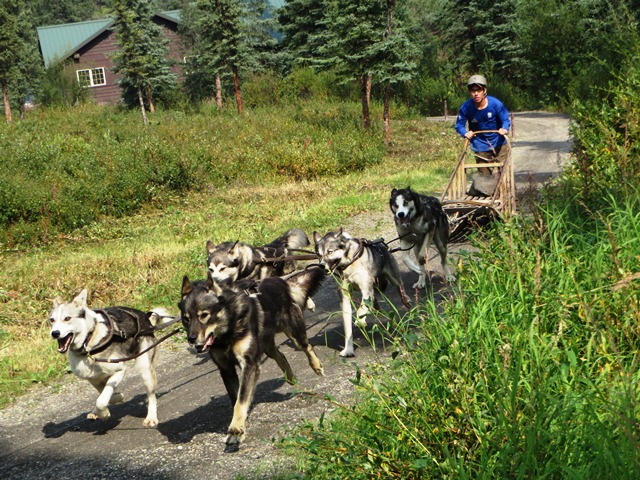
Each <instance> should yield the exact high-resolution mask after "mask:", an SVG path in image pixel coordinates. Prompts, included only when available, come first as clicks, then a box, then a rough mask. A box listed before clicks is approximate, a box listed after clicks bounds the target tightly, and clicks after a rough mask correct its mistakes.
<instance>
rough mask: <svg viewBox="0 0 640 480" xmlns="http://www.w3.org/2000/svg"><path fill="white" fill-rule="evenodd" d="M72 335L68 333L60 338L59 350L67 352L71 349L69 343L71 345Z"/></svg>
mask: <svg viewBox="0 0 640 480" xmlns="http://www.w3.org/2000/svg"><path fill="white" fill-rule="evenodd" d="M71 338H72V335H67V336H66V337H64V338H60V339H58V352H60V353H65V352H66V351H67V350H69V345H71Z"/></svg>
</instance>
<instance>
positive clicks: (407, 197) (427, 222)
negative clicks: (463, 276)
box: [389, 187, 456, 288]
mask: <svg viewBox="0 0 640 480" xmlns="http://www.w3.org/2000/svg"><path fill="white" fill-rule="evenodd" d="M389 207H390V208H391V212H392V213H393V221H394V222H395V225H396V230H397V232H398V236H399V237H400V249H401V253H400V255H401V258H402V260H403V261H404V263H405V265H406V266H407V267H408V268H409V269H410V270H411V271H413V272H415V273H417V274H418V281H417V282H416V283H415V284H414V285H413V288H425V286H426V283H425V280H426V277H427V273H428V272H427V264H428V261H429V260H428V259H429V257H428V254H429V246H430V245H431V244H432V243H433V244H434V245H435V246H436V249H437V250H438V253H439V254H440V261H441V263H442V270H443V271H444V276H445V279H446V280H447V281H448V282H454V281H455V280H456V277H455V275H454V274H453V272H452V270H451V267H450V266H449V264H448V263H447V242H448V241H449V219H448V217H447V214H446V213H445V212H444V210H443V209H442V205H441V204H440V200H438V199H437V198H435V197H430V196H428V195H423V194H421V193H418V192H415V191H413V190H411V187H407V188H403V189H400V190H398V189H395V188H394V189H393V190H392V191H391V196H390V198H389ZM408 250H413V254H414V256H415V258H416V261H417V263H416V261H414V260H413V259H412V258H411V256H410V255H409V251H408Z"/></svg>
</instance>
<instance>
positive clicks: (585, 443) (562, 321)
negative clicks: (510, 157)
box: [283, 191, 640, 479]
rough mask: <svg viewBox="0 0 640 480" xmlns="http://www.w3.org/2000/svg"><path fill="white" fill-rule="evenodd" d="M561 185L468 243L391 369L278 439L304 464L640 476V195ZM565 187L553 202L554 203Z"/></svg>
mask: <svg viewBox="0 0 640 480" xmlns="http://www.w3.org/2000/svg"><path fill="white" fill-rule="evenodd" d="M637 193H640V192H638V191H636V195H635V196H634V197H627V198H626V199H625V200H624V201H619V200H616V199H615V198H613V197H609V198H608V201H607V206H606V208H604V209H602V210H600V211H599V212H590V211H588V209H586V208H585V207H584V205H583V204H580V203H579V202H575V201H573V202H572V201H569V202H567V201H566V199H567V197H566V196H562V197H559V198H558V199H555V200H554V199H550V200H549V201H548V203H545V204H543V205H544V206H542V207H541V208H540V209H539V210H538V211H537V212H536V215H535V216H534V217H533V219H532V220H531V221H530V223H528V224H526V225H523V224H518V223H509V224H506V225H501V226H498V227H497V228H496V230H495V232H493V233H492V234H490V235H489V236H488V237H486V238H483V239H482V241H478V242H477V243H476V245H475V246H476V247H477V249H479V251H477V252H474V253H473V254H469V255H468V258H466V261H463V262H462V265H463V268H462V270H461V271H460V272H459V277H460V278H459V280H460V282H459V289H458V290H456V292H455V295H454V296H453V297H452V299H451V300H450V301H448V302H446V303H445V304H444V306H443V309H444V310H443V311H439V310H438V309H437V307H436V306H435V304H434V303H433V302H427V303H426V304H424V305H422V307H421V308H420V309H416V310H415V311H414V312H413V313H412V315H410V316H408V317H407V318H405V319H404V321H403V322H401V323H396V324H395V325H393V326H392V327H391V328H392V329H393V331H392V330H391V328H390V329H389V334H390V336H391V334H392V333H393V335H392V336H393V337H395V339H396V341H397V343H396V348H395V350H394V351H393V354H392V359H391V360H390V365H389V366H388V367H385V368H383V367H381V366H376V365H373V366H367V367H366V368H365V367H362V368H361V369H359V370H358V371H357V372H356V374H355V377H354V383H355V384H356V385H357V387H358V390H359V392H360V394H359V396H360V399H359V400H358V401H357V402H355V403H354V404H353V406H343V408H341V409H340V410H339V412H340V413H339V414H337V415H336V416H334V417H332V418H331V419H326V418H323V419H321V420H320V422H319V423H313V424H308V425H306V426H305V427H304V428H302V429H301V430H300V431H299V432H298V434H297V436H294V437H291V438H288V439H286V440H285V441H284V442H283V445H284V446H285V448H292V449H294V450H295V451H296V452H304V454H303V455H301V456H300V470H301V471H302V472H304V473H305V474H306V473H309V474H311V472H313V478H350V479H355V478H374V477H384V478H403V479H410V478H456V479H458V478H522V479H525V478H526V479H528V478H585V479H590V478H610V479H614V478H615V479H631V478H640V435H639V434H640V430H639V427H638V425H639V424H638V420H639V419H640V407H639V406H638V398H639V397H638V394H639V393H640V388H639V382H640V373H639V372H638V360H639V358H638V347H639V346H640V340H639V338H638V334H639V320H640V295H639V293H638V292H639V290H640V289H639V288H638V282H639V281H640V277H639V276H638V273H637V272H638V271H640V235H639V233H640V213H639V212H640V201H639V200H638V197H639V196H638V195H637ZM560 198H562V199H563V201H562V202H560V201H558V200H559V199H560Z"/></svg>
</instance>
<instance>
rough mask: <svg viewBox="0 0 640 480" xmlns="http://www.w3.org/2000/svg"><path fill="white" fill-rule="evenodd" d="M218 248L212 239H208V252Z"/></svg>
mask: <svg viewBox="0 0 640 480" xmlns="http://www.w3.org/2000/svg"><path fill="white" fill-rule="evenodd" d="M215 250H216V246H215V245H214V243H213V242H212V241H211V240H207V252H208V253H213V252H215Z"/></svg>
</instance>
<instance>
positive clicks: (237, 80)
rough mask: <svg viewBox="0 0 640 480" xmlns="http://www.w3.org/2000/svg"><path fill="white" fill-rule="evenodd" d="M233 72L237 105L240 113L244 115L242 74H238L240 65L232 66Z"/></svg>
mask: <svg viewBox="0 0 640 480" xmlns="http://www.w3.org/2000/svg"><path fill="white" fill-rule="evenodd" d="M231 71H232V72H233V88H234V89H235V91H236V105H237V106H238V113H239V114H240V115H242V94H241V93H240V76H239V75H238V67H236V66H235V65H234V66H233V67H231Z"/></svg>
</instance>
